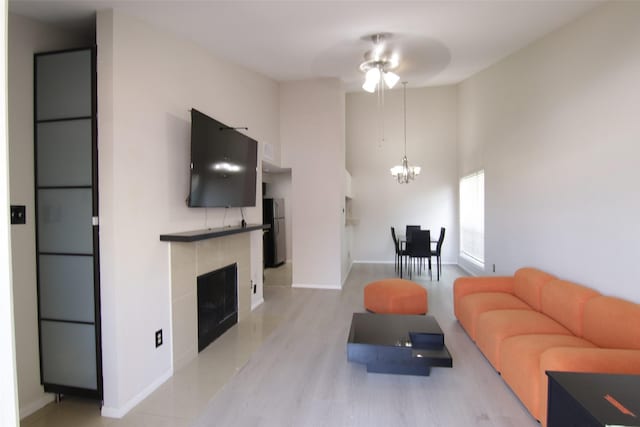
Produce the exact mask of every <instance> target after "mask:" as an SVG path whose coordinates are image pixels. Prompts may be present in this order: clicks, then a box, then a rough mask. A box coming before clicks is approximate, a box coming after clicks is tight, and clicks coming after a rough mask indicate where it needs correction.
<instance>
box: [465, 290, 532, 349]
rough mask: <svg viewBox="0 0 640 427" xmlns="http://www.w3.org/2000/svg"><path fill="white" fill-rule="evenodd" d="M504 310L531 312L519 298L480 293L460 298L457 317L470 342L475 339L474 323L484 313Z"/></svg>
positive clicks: (494, 293)
mask: <svg viewBox="0 0 640 427" xmlns="http://www.w3.org/2000/svg"><path fill="white" fill-rule="evenodd" d="M500 309H502V310H504V309H521V310H531V307H529V306H528V305H527V304H525V303H524V302H523V301H522V300H521V299H520V298H518V297H516V296H515V295H513V294H508V293H505V292H480V293H477V294H469V295H466V296H464V297H462V298H460V300H459V302H458V310H457V312H458V313H457V317H458V321H460V324H461V325H462V327H463V328H464V329H465V331H467V333H468V334H469V336H470V337H471V339H472V340H474V341H475V339H476V322H477V320H478V316H479V315H480V314H482V313H484V312H485V311H491V310H500Z"/></svg>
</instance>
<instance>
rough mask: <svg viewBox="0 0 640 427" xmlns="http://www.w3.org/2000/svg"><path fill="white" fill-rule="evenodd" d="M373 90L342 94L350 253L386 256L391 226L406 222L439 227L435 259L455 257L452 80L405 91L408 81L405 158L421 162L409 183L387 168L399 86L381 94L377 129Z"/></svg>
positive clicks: (398, 136)
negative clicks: (439, 252) (449, 83)
mask: <svg viewBox="0 0 640 427" xmlns="http://www.w3.org/2000/svg"><path fill="white" fill-rule="evenodd" d="M380 117H381V115H380V113H379V111H378V109H377V104H376V96H374V95H371V94H367V93H362V92H358V93H350V94H348V95H347V169H348V170H349V172H350V173H351V176H352V186H353V192H354V193H355V194H354V198H353V202H352V206H353V216H354V218H356V219H358V220H359V223H358V224H357V225H354V226H353V234H354V236H353V240H354V242H353V254H352V256H353V259H354V260H355V261H356V262H357V261H360V262H393V260H394V246H393V241H392V240H391V231H390V227H392V226H393V227H395V228H396V232H397V233H404V230H405V226H406V225H407V224H418V225H421V226H422V227H423V228H428V229H430V230H431V233H432V239H433V240H435V239H437V238H438V236H439V234H440V227H445V228H446V235H445V243H444V246H443V253H442V262H443V263H457V253H458V219H457V206H458V201H457V197H458V180H457V176H458V174H457V91H456V87H455V86H444V87H438V88H420V89H412V88H410V86H409V85H408V86H407V158H408V160H409V164H412V165H418V166H421V167H422V172H421V174H420V175H419V176H418V177H416V179H415V181H413V182H411V183H409V184H398V183H397V181H394V179H393V177H392V176H391V174H390V172H389V168H391V167H393V166H395V165H398V164H400V161H401V160H402V155H403V144H404V133H403V126H404V125H403V104H402V89H400V90H393V91H387V92H385V100H384V114H383V117H384V134H385V141H384V142H381V135H382V128H381V119H380Z"/></svg>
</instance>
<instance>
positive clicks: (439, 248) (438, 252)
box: [429, 227, 445, 280]
mask: <svg viewBox="0 0 640 427" xmlns="http://www.w3.org/2000/svg"><path fill="white" fill-rule="evenodd" d="M444 232H445V229H444V227H440V237H438V242H437V244H436V249H435V250H432V251H431V256H434V257H436V270H437V271H438V274H437V276H438V280H440V273H442V258H441V256H442V243H443V242H444ZM429 263H431V258H429Z"/></svg>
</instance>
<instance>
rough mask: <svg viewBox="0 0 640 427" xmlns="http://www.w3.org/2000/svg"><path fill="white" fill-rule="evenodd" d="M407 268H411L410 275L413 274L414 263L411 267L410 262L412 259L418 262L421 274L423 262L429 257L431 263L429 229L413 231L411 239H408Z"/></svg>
mask: <svg viewBox="0 0 640 427" xmlns="http://www.w3.org/2000/svg"><path fill="white" fill-rule="evenodd" d="M405 257H406V258H408V260H407V270H409V277H410V278H411V277H412V276H413V265H412V266H411V269H409V264H412V261H414V262H415V263H416V266H417V268H418V274H420V268H421V264H423V263H424V260H425V259H429V263H431V233H430V231H429V230H414V231H413V232H412V233H411V239H407V249H406V255H405Z"/></svg>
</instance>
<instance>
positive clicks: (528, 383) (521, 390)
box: [500, 335, 595, 420]
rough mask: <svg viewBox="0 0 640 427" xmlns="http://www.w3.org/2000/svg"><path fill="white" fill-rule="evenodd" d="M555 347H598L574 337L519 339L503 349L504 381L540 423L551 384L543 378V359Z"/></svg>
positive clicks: (501, 349) (540, 336)
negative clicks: (541, 375)
mask: <svg viewBox="0 0 640 427" xmlns="http://www.w3.org/2000/svg"><path fill="white" fill-rule="evenodd" d="M553 347H587V348H593V347H595V346H594V345H593V344H592V343H590V342H589V341H587V340H584V339H582V338H578V337H576V336H573V335H516V336H514V337H509V338H506V339H505V340H504V341H503V342H502V346H500V361H501V362H500V363H501V365H500V366H501V374H502V379H504V380H505V381H506V383H507V384H509V387H511V390H513V391H514V392H515V393H516V395H518V397H519V398H520V401H522V403H523V404H524V406H526V407H527V409H528V410H529V412H531V415H533V416H534V417H535V418H536V419H538V420H540V419H541V418H542V412H541V410H542V409H541V406H540V405H541V400H544V401H545V402H546V397H547V383H546V382H544V383H542V382H541V377H540V355H541V354H542V353H544V352H545V351H546V350H547V349H549V348H553ZM544 410H545V411H546V405H545V409H544Z"/></svg>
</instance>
